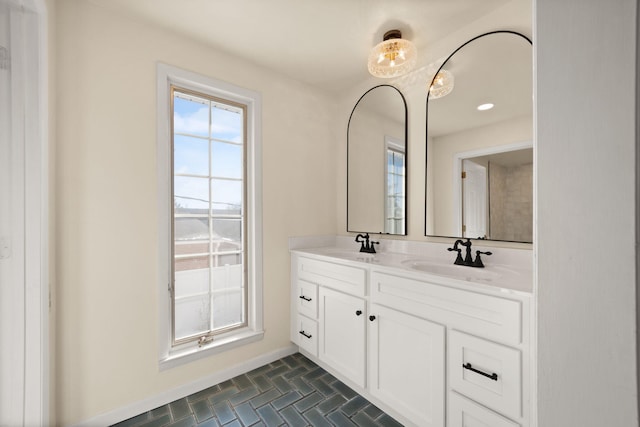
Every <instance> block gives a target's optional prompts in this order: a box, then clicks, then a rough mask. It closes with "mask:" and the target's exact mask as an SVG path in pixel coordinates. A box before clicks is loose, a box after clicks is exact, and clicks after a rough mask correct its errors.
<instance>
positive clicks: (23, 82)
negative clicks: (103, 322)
mask: <svg viewBox="0 0 640 427" xmlns="http://www.w3.org/2000/svg"><path fill="white" fill-rule="evenodd" d="M0 1H2V2H3V3H4V4H7V5H8V7H9V8H10V9H11V11H10V13H9V18H8V19H9V20H10V21H11V25H10V31H11V33H10V37H11V47H10V51H11V52H12V54H11V56H10V57H11V71H12V76H14V77H12V81H11V82H10V84H11V86H12V87H13V88H14V89H15V93H16V94H18V95H16V96H15V97H14V98H12V109H11V113H10V117H9V120H10V121H11V124H12V129H13V130H14V131H13V136H12V138H11V140H10V141H9V144H11V146H12V149H15V150H16V151H18V152H19V154H18V156H19V158H20V160H21V161H20V162H18V163H16V164H14V166H15V170H13V171H12V175H14V176H20V177H21V178H20V182H18V183H17V185H16V188H14V189H12V191H15V193H16V194H17V196H18V197H19V198H20V200H22V202H23V204H22V206H21V207H15V206H14V208H15V210H14V211H13V212H12V214H11V218H12V219H10V224H11V227H12V228H15V227H17V228H16V229H17V230H19V231H18V232H17V233H16V235H15V237H16V239H17V240H16V241H13V242H12V239H11V238H9V239H8V240H6V241H5V245H6V249H5V253H8V254H11V252H12V247H13V246H15V247H16V248H20V250H21V251H22V254H23V258H17V259H16V260H15V262H16V263H18V266H19V267H20V268H21V269H23V271H24V275H22V277H20V278H18V280H17V283H16V282H13V280H12V284H13V287H14V288H15V289H14V290H15V292H12V293H11V300H10V304H11V305H12V306H13V308H14V309H13V311H11V312H10V314H9V315H10V316H11V319H12V321H11V322H10V323H9V324H2V325H0V333H1V334H2V335H3V336H4V337H7V339H8V340H10V341H11V342H14V343H15V344H16V345H12V346H11V348H9V349H5V350H7V351H9V352H11V353H10V354H9V356H8V357H9V358H18V359H17V360H20V361H21V362H22V363H20V366H19V367H16V368H18V369H20V370H22V371H23V372H22V374H21V375H11V376H10V379H9V380H8V381H9V384H8V385H7V387H9V388H13V389H16V390H21V391H22V396H21V397H19V398H18V399H17V400H15V404H16V405H17V408H15V411H12V413H11V414H9V415H7V416H8V417H10V419H9V421H11V422H13V421H20V420H21V421H22V423H21V424H22V425H49V424H50V394H51V393H50V384H51V383H50V348H49V345H50V337H49V332H50V331H49V327H50V321H49V316H50V294H49V280H50V277H49V250H48V248H49V209H48V205H49V192H48V188H49V167H48V164H49V151H48V144H49V142H48V132H49V128H48V65H47V64H48V55H47V50H48V44H47V34H48V29H47V9H46V5H45V1H44V0H0ZM14 8H15V10H14ZM24 87H28V88H31V90H23V88H24ZM12 209H13V208H12ZM8 259H9V260H11V256H10V255H9V256H8ZM10 268H12V267H10ZM1 374H2V373H0V375H1ZM5 378H7V377H6V376H5ZM3 388H4V386H3ZM0 421H4V420H0Z"/></svg>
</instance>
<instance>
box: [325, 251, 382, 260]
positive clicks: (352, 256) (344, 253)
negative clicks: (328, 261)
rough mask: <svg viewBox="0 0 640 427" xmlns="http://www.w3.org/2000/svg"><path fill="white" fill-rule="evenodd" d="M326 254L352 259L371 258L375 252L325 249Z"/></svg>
mask: <svg viewBox="0 0 640 427" xmlns="http://www.w3.org/2000/svg"><path fill="white" fill-rule="evenodd" d="M325 252H326V255H331V256H333V257H336V258H343V259H349V260H354V261H364V260H371V259H373V258H374V257H375V255H376V254H369V253H366V252H358V251H349V250H335V249H332V250H328V251H325Z"/></svg>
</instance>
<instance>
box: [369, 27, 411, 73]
mask: <svg viewBox="0 0 640 427" xmlns="http://www.w3.org/2000/svg"><path fill="white" fill-rule="evenodd" d="M417 56H418V55H417V51H416V48H415V46H414V45H413V43H411V42H410V41H408V40H405V39H403V38H402V33H401V32H400V30H391V31H387V32H386V33H385V34H384V37H383V41H382V43H379V44H378V45H376V47H374V48H373V49H372V50H371V53H370V54H369V61H368V68H369V72H370V73H371V75H373V76H375V77H381V78H391V77H398V76H401V75H403V74H406V73H407V72H409V71H410V70H411V69H412V68H413V67H414V66H415V64H416V59H417Z"/></svg>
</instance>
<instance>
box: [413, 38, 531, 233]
mask: <svg viewBox="0 0 640 427" xmlns="http://www.w3.org/2000/svg"><path fill="white" fill-rule="evenodd" d="M532 74H533V66H532V45H531V41H530V40H529V39H528V38H527V37H526V36H524V35H522V34H519V33H515V32H511V31H496V32H491V33H487V34H483V35H481V36H478V37H475V38H473V39H471V40H469V41H468V42H466V43H465V44H463V45H462V46H460V47H459V48H458V49H456V50H455V51H454V52H453V53H452V54H451V55H450V56H449V57H448V58H447V60H446V61H445V62H444V63H443V65H442V66H441V67H440V69H439V70H438V72H437V73H436V75H435V76H434V78H433V81H432V84H431V90H430V91H429V95H428V97H427V174H426V187H425V188H426V208H425V231H426V232H425V234H426V235H427V236H439V237H455V238H461V237H464V238H472V239H488V240H501V241H514V242H532V241H533V86H532Z"/></svg>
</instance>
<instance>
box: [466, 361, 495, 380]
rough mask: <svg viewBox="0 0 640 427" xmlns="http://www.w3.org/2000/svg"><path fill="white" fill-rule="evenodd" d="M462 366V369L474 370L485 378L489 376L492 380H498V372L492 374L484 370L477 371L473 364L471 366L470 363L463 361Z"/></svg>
mask: <svg viewBox="0 0 640 427" xmlns="http://www.w3.org/2000/svg"><path fill="white" fill-rule="evenodd" d="M462 367H463V368H464V369H468V370H470V371H472V372H475V373H476V374H480V375H482V376H485V377H487V378H491V379H492V380H494V381H498V374H496V373H495V372H494V373H493V374H487V373H486V372H482V371H479V370H477V369H476V368H474V367H473V366H471V363H463V364H462Z"/></svg>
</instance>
